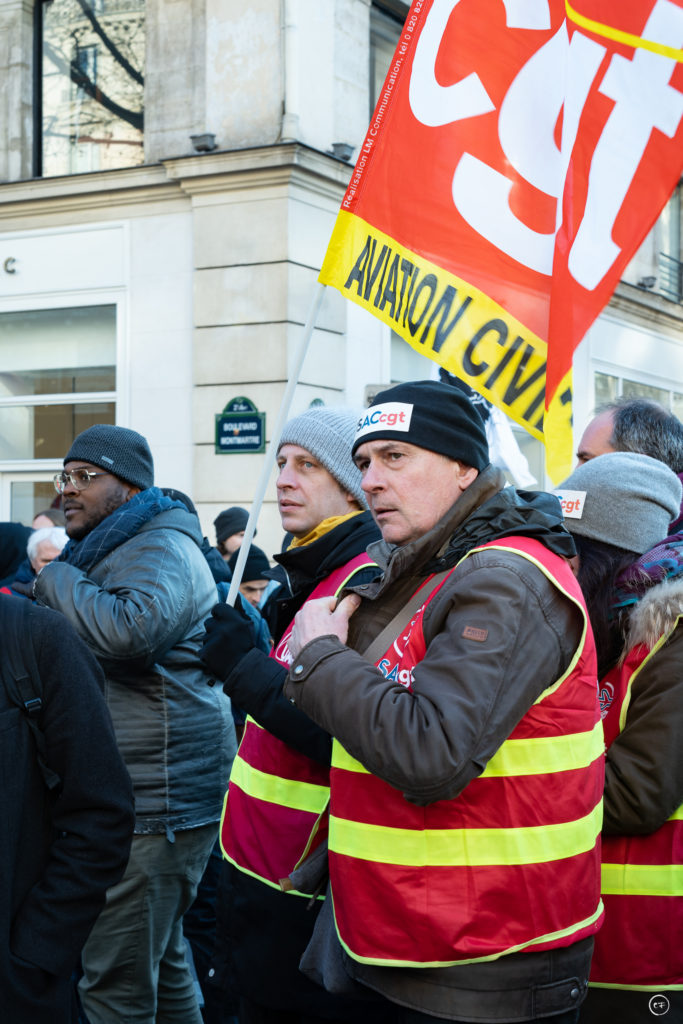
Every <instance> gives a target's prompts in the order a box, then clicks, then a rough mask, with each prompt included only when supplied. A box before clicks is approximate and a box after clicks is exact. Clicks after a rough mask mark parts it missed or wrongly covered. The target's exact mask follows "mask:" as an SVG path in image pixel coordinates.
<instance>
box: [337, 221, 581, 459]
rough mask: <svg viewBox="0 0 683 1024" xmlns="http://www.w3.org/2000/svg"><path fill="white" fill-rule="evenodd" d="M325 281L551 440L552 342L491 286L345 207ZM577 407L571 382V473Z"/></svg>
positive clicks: (566, 435) (565, 431) (558, 437)
mask: <svg viewBox="0 0 683 1024" xmlns="http://www.w3.org/2000/svg"><path fill="white" fill-rule="evenodd" d="M320 281H322V283H323V284H326V285H331V286H332V287H334V288H337V289H339V291H340V292H341V293H342V295H344V296H346V298H348V299H351V300H352V301H353V302H355V303H357V304H358V305H360V306H362V307H363V308H365V309H367V310H368V312H370V313H372V314H373V316H376V317H378V318H379V319H380V320H382V321H383V322H384V323H385V324H387V325H388V326H389V327H391V329H392V330H393V331H395V332H396V333H397V334H399V335H400V336H401V337H402V338H403V339H404V340H405V341H407V342H408V344H409V345H410V346H411V347H412V348H414V349H415V350H416V351H417V352H420V353H421V354H422V355H424V356H427V357H428V358H429V359H432V360H434V361H435V362H437V363H439V364H440V365H441V366H443V367H444V368H445V369H446V370H449V371H450V372H452V373H454V374H457V376H458V377H460V378H461V379H462V380H464V381H466V382H467V383H468V384H469V385H470V386H471V387H472V388H474V390H475V391H478V392H479V393H480V394H482V395H484V397H485V398H487V399H489V401H490V402H492V403H493V404H494V405H497V406H498V408H500V409H502V410H503V412H505V413H507V415H508V416H510V417H511V418H512V419H513V420H515V421H516V422H517V423H519V424H520V425H521V426H523V427H524V428H525V429H526V430H528V431H529V432H530V433H531V434H532V435H533V436H534V437H536V438H537V439H538V440H540V441H542V440H543V435H544V425H543V420H544V402H545V374H546V359H547V351H548V348H547V345H546V343H545V341H543V340H542V339H541V338H539V337H538V336H537V335H535V334H534V333H533V332H532V331H530V330H528V328H526V327H525V326H524V324H523V323H521V321H519V320H517V319H516V318H515V317H514V316H512V315H511V314H510V313H509V312H508V311H507V310H506V309H504V308H503V307H502V306H501V305H499V304H498V303H497V302H495V300H493V299H492V298H490V297H489V296H488V295H486V294H485V293H484V292H483V291H480V290H479V289H478V288H475V287H473V286H472V285H471V284H469V283H468V282H467V281H465V280H463V279H462V278H459V277H456V276H455V275H454V274H452V273H450V272H449V271H447V270H445V269H444V268H443V267H440V266H438V265H437V264H436V263H432V262H430V261H429V260H427V259H425V258H424V257H422V256H419V255H418V254H417V253H415V252H412V251H411V250H410V249H408V248H406V247H405V246H402V245H400V244H399V243H398V242H396V241H395V240H394V239H393V238H391V237H390V236H389V235H386V234H384V233H383V232H382V231H379V230H378V229H377V228H375V227H373V226H372V225H371V224H369V223H367V221H364V220H362V219H361V218H360V217H357V216H356V215H355V214H352V213H348V212H347V211H345V210H342V211H341V212H340V213H339V215H338V217H337V221H336V223H335V226H334V231H333V233H332V238H331V239H330V244H329V246H328V249H327V253H326V256H325V261H324V263H323V267H322V270H321V272H320ZM563 409H564V417H563V416H562V410H563ZM570 409H571V392H570V391H569V390H568V389H567V388H566V387H564V388H563V389H561V390H560V392H558V399H557V413H556V415H555V417H554V420H553V423H554V427H555V430H554V438H555V443H556V445H557V446H558V448H557V451H558V456H557V458H558V460H559V464H560V465H561V466H562V469H565V468H566V469H567V472H568V471H569V468H570V462H571V444H572V440H571V420H570ZM550 468H551V467H550V466H549V469H550ZM553 475H554V476H555V475H556V474H553Z"/></svg>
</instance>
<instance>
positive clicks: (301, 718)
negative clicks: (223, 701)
mask: <svg viewBox="0 0 683 1024" xmlns="http://www.w3.org/2000/svg"><path fill="white" fill-rule="evenodd" d="M286 678H287V671H286V669H284V668H283V667H282V666H281V665H279V664H278V662H277V661H275V659H274V658H269V657H268V655H267V654H264V652H263V651H261V650H259V649H258V648H256V647H254V648H252V649H251V650H250V651H249V652H248V653H247V654H245V655H244V657H242V658H241V659H240V660H239V661H238V663H237V665H236V666H235V668H234V669H233V670H232V672H231V673H230V675H229V676H228V678H227V680H226V681H225V683H224V684H223V689H224V690H225V692H226V693H227V694H229V695H230V699H231V701H232V702H233V704H234V705H235V706H236V707H239V708H241V709H242V710H243V711H246V713H247V714H248V715H251V717H252V718H254V719H255V720H256V721H257V722H258V724H259V725H260V726H262V727H263V728H264V729H267V730H268V732H270V733H272V734H273V736H276V737H277V739H279V740H282V741H283V742H284V743H288V744H289V745H290V747H294V749H295V750H298V751H299V753H301V754H305V755H306V756H307V757H310V758H312V759H313V760H314V761H318V762H319V763H320V764H324V765H329V763H330V758H331V756H332V738H331V736H330V735H329V733H327V732H325V730H324V729H321V728H320V726H318V725H316V724H315V722H313V721H311V719H310V718H309V717H308V716H307V715H305V714H304V713H303V711H300V710H299V708H296V707H294V705H293V704H291V703H290V702H289V701H288V700H287V698H286V697H285V695H284V693H283V690H282V688H283V686H284V682H285V679H286Z"/></svg>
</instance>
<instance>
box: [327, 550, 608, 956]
mask: <svg viewBox="0 0 683 1024" xmlns="http://www.w3.org/2000/svg"><path fill="white" fill-rule="evenodd" d="M484 547H497V548H501V549H503V550H506V551H513V552H515V553H516V554H518V555H520V556H521V557H523V558H526V559H529V561H531V562H533V563H534V564H535V565H537V566H538V567H539V568H540V569H541V571H542V572H543V573H544V574H545V575H546V576H547V577H548V578H549V579H550V580H551V582H552V583H553V584H554V585H555V586H556V587H557V588H558V590H560V591H561V592H562V593H564V594H566V596H567V597H568V598H569V599H570V600H571V601H572V602H573V603H574V604H575V605H576V606H577V607H578V608H579V609H580V610H581V613H582V616H583V622H584V628H583V634H582V639H581V643H580V645H579V648H578V650H577V652H576V654H575V656H574V658H573V660H572V663H571V665H570V666H569V668H568V669H567V671H566V673H565V674H564V675H563V676H562V677H561V678H560V679H558V680H557V681H556V682H555V683H553V685H551V686H550V687H548V689H546V690H545V691H544V693H542V694H541V696H540V697H539V698H538V700H537V701H536V702H535V703H534V705H533V706H532V707H531V708H530V709H529V711H528V712H527V713H526V714H525V715H524V717H523V718H522V720H521V721H520V722H519V724H518V725H517V726H516V727H515V729H514V730H513V732H512V733H511V734H510V736H509V737H508V739H507V740H506V741H505V742H504V743H503V745H502V746H501V747H500V748H499V750H498V751H497V752H496V754H495V755H494V757H492V758H491V760H490V761H489V762H488V764H487V766H486V768H485V770H484V771H483V772H482V774H481V775H480V776H479V777H478V778H476V779H474V780H473V781H472V782H470V783H469V784H468V785H467V787H466V788H465V790H464V791H463V792H462V793H461V794H460V795H459V796H458V797H457V798H455V799H452V800H441V801H437V802H436V803H433V804H429V805H428V806H426V807H418V806H416V805H414V804H411V803H409V802H408V801H407V800H405V799H404V797H403V796H402V794H401V793H400V792H399V791H398V790H396V789H394V788H392V787H391V786H390V785H388V783H386V782H384V781H382V779H380V778H378V777H377V776H374V775H371V774H370V773H369V772H367V771H366V769H365V768H363V766H362V765H361V764H360V763H359V762H358V761H356V760H354V759H353V758H352V757H351V756H350V755H349V754H348V753H347V751H346V750H345V749H344V748H343V747H342V746H341V744H339V743H338V742H337V741H335V742H334V745H333V752H332V771H331V777H330V783H331V803H330V833H329V851H330V852H329V861H330V879H331V882H332V896H333V905H334V913H335V920H336V924H337V931H338V934H339V938H340V941H341V943H342V945H343V946H344V948H345V949H346V951H347V952H348V953H349V955H350V956H352V957H353V958H354V959H356V960H359V961H362V962H365V963H374V964H380V965H388V966H408V967H440V966H448V965H452V964H457V963H467V962H473V961H477V960H487V959H495V958H497V957H499V956H501V955H502V954H505V953H512V952H518V951H521V950H529V951H536V950H542V949H549V948H552V947H554V946H566V945H569V944H570V943H573V942H576V941H578V940H579V939H582V938H584V937H585V936H588V935H591V934H593V933H594V932H595V931H596V930H597V929H598V927H599V925H600V921H601V918H602V905H601V902H600V891H599V881H600V829H601V824H602V791H603V785H604V740H603V733H602V725H601V721H600V709H599V705H598V699H597V682H596V663H595V650H594V645H593V640H592V633H591V630H590V625H589V624H588V618H587V615H586V611H585V605H584V602H583V598H582V596H581V593H580V591H579V588H578V585H577V583H576V581H575V579H574V576H573V574H572V572H571V570H570V568H569V565H568V564H567V562H566V561H565V560H564V559H562V558H559V557H558V556H557V555H553V554H552V553H551V552H549V551H548V550H547V548H545V547H544V546H543V545H542V544H540V543H539V542H538V541H534V540H531V539H528V538H521V537H514V538H507V539H506V540H502V541H495V542H493V543H491V544H488V545H484ZM478 550H482V549H481V548H475V549H474V551H478ZM472 553H473V552H470V554H472ZM465 557H467V556H465ZM440 586H443V583H442V584H441V585H440ZM439 589H440V587H437V588H436V590H435V591H434V592H433V593H432V594H431V595H430V597H429V598H428V599H427V601H426V602H425V604H424V605H423V606H422V607H421V608H420V609H419V610H418V612H417V613H416V614H415V616H414V618H413V619H412V621H411V622H410V624H409V625H408V627H407V628H406V630H405V632H404V633H403V634H402V635H401V636H400V637H398V638H397V640H396V641H395V642H394V643H393V644H392V645H391V647H390V648H389V649H388V650H387V652H386V654H385V655H384V656H383V657H381V658H379V659H378V661H377V662H376V664H377V667H378V668H380V670H381V671H382V673H383V675H385V677H387V678H391V679H395V680H396V681H398V682H402V683H403V684H404V685H405V686H406V687H407V688H408V689H410V688H411V680H412V670H413V668H414V666H416V665H417V664H418V663H419V662H420V661H421V660H422V659H423V658H424V656H425V652H426V644H425V639H424V634H423V628H422V623H423V615H424V610H425V607H426V605H427V603H428V601H429V600H432V599H433V597H434V595H435V594H436V593H438V590H439Z"/></svg>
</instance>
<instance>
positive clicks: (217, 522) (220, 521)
mask: <svg viewBox="0 0 683 1024" xmlns="http://www.w3.org/2000/svg"><path fill="white" fill-rule="evenodd" d="M248 522H249V513H248V512H247V510H246V508H240V506H239V505H232V506H231V507H230V508H224V509H223V511H222V512H219V513H218V515H217V516H216V518H215V519H214V521H213V525H214V526H215V527H216V543H217V544H222V543H223V541H224V540H227V539H228V537H232V535H233V534H234V533H242V531H243V530H246V528H247V523H248ZM254 536H256V530H254Z"/></svg>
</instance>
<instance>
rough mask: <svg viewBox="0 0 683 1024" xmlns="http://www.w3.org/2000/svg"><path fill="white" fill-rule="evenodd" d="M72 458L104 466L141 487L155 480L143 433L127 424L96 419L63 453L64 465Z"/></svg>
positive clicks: (151, 483)
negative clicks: (116, 425)
mask: <svg viewBox="0 0 683 1024" xmlns="http://www.w3.org/2000/svg"><path fill="white" fill-rule="evenodd" d="M75 459H79V460H82V461H83V462H89V463H90V464H91V465H93V466H99V467H100V468H101V469H106V470H107V472H108V473H113V474H114V476H118V477H119V478H120V479H121V480H125V481H126V483H128V484H133V485H134V486H135V487H139V488H140V489H141V490H143V491H144V490H145V489H146V488H147V487H152V486H153V484H154V459H153V458H152V453H151V451H150V450H149V445H148V444H147V441H146V439H145V438H144V437H143V436H142V434H138V433H137V431H135V430H129V429H128V427H112V426H111V425H110V424H108V423H96V424H95V426H94V427H88V429H87V430H84V431H83V433H81V434H79V435H78V437H77V438H76V439H75V441H74V443H73V444H72V445H71V447H70V448H69V450H68V452H67V453H66V455H65V456H64V465H65V466H66V464H67V462H73V461H74V460H75Z"/></svg>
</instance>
